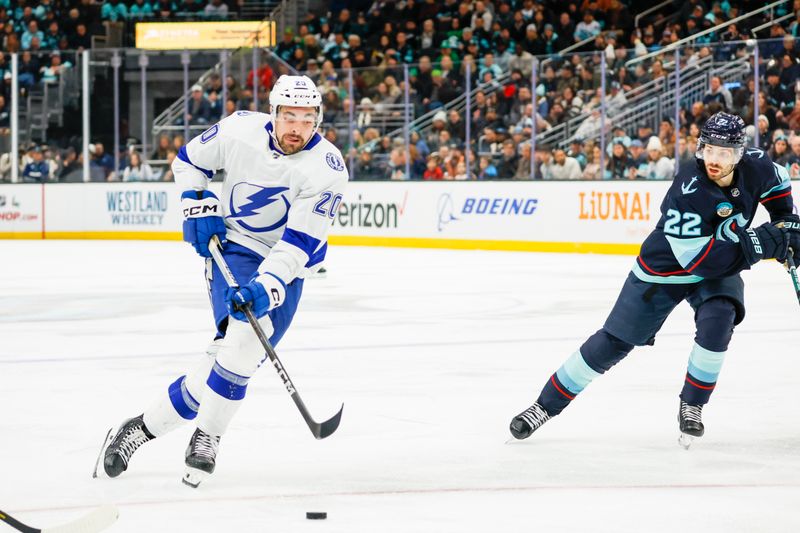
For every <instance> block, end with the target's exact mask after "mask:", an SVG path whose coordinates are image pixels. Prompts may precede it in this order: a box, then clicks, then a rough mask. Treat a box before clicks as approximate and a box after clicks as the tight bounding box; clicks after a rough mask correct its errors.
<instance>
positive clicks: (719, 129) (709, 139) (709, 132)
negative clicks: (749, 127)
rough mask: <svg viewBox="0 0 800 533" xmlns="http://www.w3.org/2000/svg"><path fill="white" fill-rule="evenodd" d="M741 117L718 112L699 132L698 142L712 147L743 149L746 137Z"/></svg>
mask: <svg viewBox="0 0 800 533" xmlns="http://www.w3.org/2000/svg"><path fill="white" fill-rule="evenodd" d="M744 127H745V124H744V120H742V117H739V116H736V115H731V114H730V113H725V112H722V111H720V112H719V113H715V114H714V115H712V116H711V118H709V119H708V120H707V121H706V123H705V124H704V125H703V128H702V129H701V130H700V139H699V140H700V142H701V143H704V144H711V145H714V146H726V147H730V148H744V145H745V141H746V136H745V133H744Z"/></svg>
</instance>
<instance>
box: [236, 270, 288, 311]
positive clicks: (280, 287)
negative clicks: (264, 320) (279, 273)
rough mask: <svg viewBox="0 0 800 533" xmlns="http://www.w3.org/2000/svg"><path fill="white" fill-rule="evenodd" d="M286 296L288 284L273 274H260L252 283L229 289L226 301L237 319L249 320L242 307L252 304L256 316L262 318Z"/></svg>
mask: <svg viewBox="0 0 800 533" xmlns="http://www.w3.org/2000/svg"><path fill="white" fill-rule="evenodd" d="M285 298H286V285H285V284H284V283H283V281H281V280H280V279H278V278H277V277H276V276H273V275H272V274H268V273H267V274H258V275H256V276H254V277H253V279H251V280H250V283H248V284H247V285H244V286H242V287H239V288H238V289H228V291H227V292H226V293H225V303H226V305H227V306H228V311H229V312H230V314H231V316H232V317H233V318H235V319H236V320H241V321H242V322H247V317H246V316H244V312H243V311H242V309H243V308H244V307H245V306H247V304H250V305H251V307H252V309H253V313H255V315H256V318H261V317H263V316H264V315H266V314H267V313H269V312H270V311H272V310H273V309H275V308H276V307H278V306H279V305H281V304H282V303H283V300H284V299H285Z"/></svg>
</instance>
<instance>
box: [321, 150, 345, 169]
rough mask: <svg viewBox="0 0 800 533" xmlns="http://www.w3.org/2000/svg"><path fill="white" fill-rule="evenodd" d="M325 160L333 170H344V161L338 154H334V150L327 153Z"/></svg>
mask: <svg viewBox="0 0 800 533" xmlns="http://www.w3.org/2000/svg"><path fill="white" fill-rule="evenodd" d="M325 161H326V162H327V163H328V166H329V167H331V168H332V169H333V170H337V171H339V172H341V171H342V170H344V161H342V158H341V157H339V156H338V155H336V154H334V153H333V152H328V153H327V154H325Z"/></svg>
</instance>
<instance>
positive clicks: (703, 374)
mask: <svg viewBox="0 0 800 533" xmlns="http://www.w3.org/2000/svg"><path fill="white" fill-rule="evenodd" d="M726 353H727V352H712V351H711V350H706V349H705V348H703V347H702V346H700V345H699V344H697V343H695V344H694V347H693V348H692V353H691V354H690V355H689V375H691V376H694V377H695V378H697V379H699V380H700V381H705V382H706V383H716V382H717V378H718V377H719V373H720V370H722V363H724V362H725V354H726Z"/></svg>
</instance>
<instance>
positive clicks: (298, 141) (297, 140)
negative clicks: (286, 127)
mask: <svg viewBox="0 0 800 533" xmlns="http://www.w3.org/2000/svg"><path fill="white" fill-rule="evenodd" d="M278 141H279V142H280V145H281V150H283V153H285V154H286V155H292V154H296V153H297V152H299V151H300V150H302V149H303V147H304V146H305V145H306V143H305V142H304V139H303V137H301V136H300V135H292V134H291V133H285V134H283V135H282V136H281V138H280V139H279V140H278Z"/></svg>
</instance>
